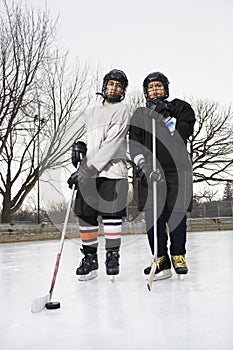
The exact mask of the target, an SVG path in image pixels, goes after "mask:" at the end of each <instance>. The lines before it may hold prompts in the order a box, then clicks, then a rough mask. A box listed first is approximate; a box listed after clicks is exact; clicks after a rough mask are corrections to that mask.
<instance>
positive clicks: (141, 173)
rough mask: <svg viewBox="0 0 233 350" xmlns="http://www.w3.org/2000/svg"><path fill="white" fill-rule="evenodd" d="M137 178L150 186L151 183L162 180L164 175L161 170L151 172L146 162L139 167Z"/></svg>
mask: <svg viewBox="0 0 233 350" xmlns="http://www.w3.org/2000/svg"><path fill="white" fill-rule="evenodd" d="M136 177H137V178H139V179H141V182H142V184H149V183H150V182H154V181H156V182H158V181H161V180H162V175H161V173H160V171H159V169H157V170H156V171H151V170H150V169H148V167H147V165H146V163H145V162H143V163H141V164H139V165H138V167H137V170H136Z"/></svg>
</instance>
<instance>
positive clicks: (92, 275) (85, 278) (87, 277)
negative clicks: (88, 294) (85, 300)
mask: <svg viewBox="0 0 233 350" xmlns="http://www.w3.org/2000/svg"><path fill="white" fill-rule="evenodd" d="M97 276H98V273H97V271H96V270H95V271H91V272H89V273H88V274H87V275H80V277H79V278H78V280H79V281H81V282H85V281H90V280H93V279H94V278H96V277H97Z"/></svg>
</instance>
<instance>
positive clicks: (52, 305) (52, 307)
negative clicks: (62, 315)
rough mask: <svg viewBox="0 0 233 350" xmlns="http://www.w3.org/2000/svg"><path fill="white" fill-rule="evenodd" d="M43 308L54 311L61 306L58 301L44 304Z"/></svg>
mask: <svg viewBox="0 0 233 350" xmlns="http://www.w3.org/2000/svg"><path fill="white" fill-rule="evenodd" d="M45 307H46V309H48V310H55V309H60V307H61V304H60V302H59V301H49V302H48V303H46V304H45Z"/></svg>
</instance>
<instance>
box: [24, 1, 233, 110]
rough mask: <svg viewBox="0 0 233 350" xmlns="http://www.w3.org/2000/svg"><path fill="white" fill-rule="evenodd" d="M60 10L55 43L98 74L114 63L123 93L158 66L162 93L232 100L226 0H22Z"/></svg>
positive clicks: (232, 4) (231, 7) (232, 10)
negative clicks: (164, 81) (163, 78)
mask: <svg viewBox="0 0 233 350" xmlns="http://www.w3.org/2000/svg"><path fill="white" fill-rule="evenodd" d="M26 2H27V3H32V4H34V5H35V6H36V7H44V5H45V3H46V4H47V7H48V8H49V9H50V11H51V16H52V17H54V18H55V17H56V15H58V14H59V15H60V19H59V23H60V28H59V34H60V36H61V44H62V45H63V47H65V48H67V49H69V51H70V55H71V57H72V58H73V59H75V57H76V56H79V58H80V59H81V60H83V61H86V60H90V61H91V64H92V67H93V69H94V70H95V67H97V66H98V65H99V67H100V68H101V69H102V70H103V73H105V72H106V71H108V70H109V69H110V68H118V69H122V70H124V71H125V72H126V74H127V76H128V78H129V91H132V90H134V89H141V86H142V81H143V79H144V78H145V76H146V75H147V74H149V73H151V72H152V71H162V72H163V73H164V74H166V75H167V77H168V79H169V81H170V97H171V98H173V97H180V98H184V97H185V98H189V97H194V98H208V99H214V100H216V101H219V102H220V103H221V104H224V105H226V104H229V103H232V102H233V94H232V88H231V82H232V80H233V68H232V64H233V48H232V33H233V21H232V15H233V0H196V1H193V0H192V1H189V0H176V1H174V0H167V1H162V0H160V1H158V0H147V1H137V2H136V1H132V0H128V1H127V0H118V1H115V2H110V1H107V0H99V1H95V0H92V1H84V0H67V1H64V0H47V1H44V0H27V1H26Z"/></svg>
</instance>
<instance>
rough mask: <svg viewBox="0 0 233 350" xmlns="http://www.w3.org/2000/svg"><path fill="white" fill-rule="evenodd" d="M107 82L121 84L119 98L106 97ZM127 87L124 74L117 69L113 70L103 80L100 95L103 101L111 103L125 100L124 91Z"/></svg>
mask: <svg viewBox="0 0 233 350" xmlns="http://www.w3.org/2000/svg"><path fill="white" fill-rule="evenodd" d="M109 80H116V81H119V82H120V83H121V84H122V94H121V95H120V96H108V95H106V87H107V83H108V81H109ZM127 86H128V79H127V77H126V75H125V73H124V72H123V71H122V70H119V69H113V70H111V71H110V72H108V73H107V74H106V75H105V76H104V79H103V86H102V93H97V94H98V95H99V94H100V95H101V96H102V97H103V98H104V99H105V100H108V101H109V102H111V103H114V102H120V101H122V100H123V99H124V98H125V91H126V88H127Z"/></svg>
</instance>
